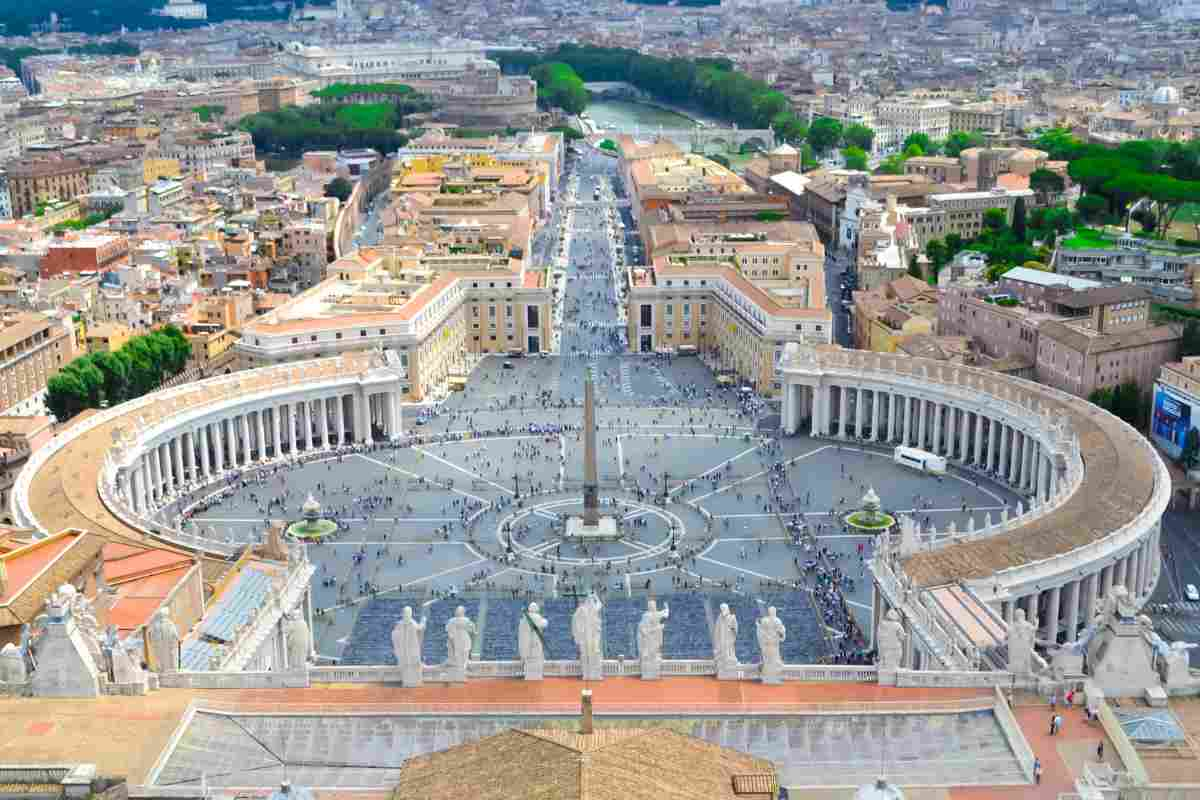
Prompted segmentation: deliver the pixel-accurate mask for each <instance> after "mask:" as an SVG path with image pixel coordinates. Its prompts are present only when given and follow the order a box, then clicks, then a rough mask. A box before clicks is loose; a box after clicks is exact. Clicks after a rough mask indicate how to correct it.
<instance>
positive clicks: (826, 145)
mask: <svg viewBox="0 0 1200 800" xmlns="http://www.w3.org/2000/svg"><path fill="white" fill-rule="evenodd" d="M841 140H842V123H840V122H838V121H837V120H836V119H833V118H831V117H817V118H816V119H814V120H813V122H812V125H809V126H808V143H809V144H811V145H812V148H813V150H814V151H816V153H817V154H818V155H820V154H823V153H827V152H829V151H830V150H832V149H833V148H835V147H837V145H838V142H840V141H841Z"/></svg>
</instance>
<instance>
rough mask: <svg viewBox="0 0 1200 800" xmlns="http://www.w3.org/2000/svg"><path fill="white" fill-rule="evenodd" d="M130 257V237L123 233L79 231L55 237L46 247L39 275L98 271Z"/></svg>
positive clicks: (51, 275) (47, 276)
mask: <svg viewBox="0 0 1200 800" xmlns="http://www.w3.org/2000/svg"><path fill="white" fill-rule="evenodd" d="M128 258H129V240H128V239H127V238H125V237H124V236H105V235H101V234H80V235H77V236H71V237H65V236H64V237H56V238H54V239H52V240H51V242H50V244H49V245H48V246H47V248H46V255H45V257H44V258H43V259H42V264H41V270H40V273H41V276H42V277H43V278H52V277H54V276H56V275H62V274H64V273H79V272H100V271H102V270H105V269H108V268H111V267H112V266H114V265H115V264H117V263H118V262H121V261H123V260H127V259H128Z"/></svg>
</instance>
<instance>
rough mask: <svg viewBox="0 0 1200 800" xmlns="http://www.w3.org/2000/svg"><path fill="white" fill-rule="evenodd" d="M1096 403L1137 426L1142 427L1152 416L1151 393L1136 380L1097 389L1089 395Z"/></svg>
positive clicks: (1090, 400)
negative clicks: (1140, 386)
mask: <svg viewBox="0 0 1200 800" xmlns="http://www.w3.org/2000/svg"><path fill="white" fill-rule="evenodd" d="M1088 401H1089V402H1092V403H1095V404H1096V405H1098V406H1100V407H1101V408H1103V409H1104V410H1105V411H1108V412H1110V413H1112V414H1114V415H1115V416H1118V417H1120V418H1121V419H1123V420H1125V421H1126V422H1128V423H1129V424H1130V425H1132V426H1133V427H1135V428H1142V427H1144V426H1145V424H1146V420H1148V419H1149V418H1150V393H1149V392H1143V391H1142V390H1141V389H1140V388H1139V387H1138V385H1137V382H1136V381H1126V382H1125V383H1122V384H1121V385H1119V386H1116V387H1112V388H1106V389H1097V390H1096V391H1094V392H1092V393H1091V394H1090V395H1088Z"/></svg>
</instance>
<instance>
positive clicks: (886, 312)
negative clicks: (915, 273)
mask: <svg viewBox="0 0 1200 800" xmlns="http://www.w3.org/2000/svg"><path fill="white" fill-rule="evenodd" d="M853 296H854V317H853V324H854V346H855V347H856V348H857V349H859V350H873V351H874V352H876V353H894V352H896V351H897V349H898V348H899V345H900V344H901V343H902V342H903V341H904V340H905V339H907V338H909V337H912V336H918V335H928V334H932V333H933V332H934V330H935V328H936V326H937V303H938V295H937V290H936V289H934V288H933V287H932V286H930V285H929V284H927V283H925V282H924V281H922V280H918V279H917V278H913V277H912V276H910V275H904V276H902V277H899V278H896V279H895V280H893V281H891V282H889V283H886V284H883V285H881V286H877V287H874V288H872V289H865V290H859V291H856V292H854V295H853Z"/></svg>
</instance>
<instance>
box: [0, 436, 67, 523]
mask: <svg viewBox="0 0 1200 800" xmlns="http://www.w3.org/2000/svg"><path fill="white" fill-rule="evenodd" d="M53 428H54V419H53V418H52V417H47V416H0V525H12V524H13V516H12V510H11V504H10V502H9V496H10V493H11V492H12V487H13V485H14V484H15V483H16V482H17V475H18V474H19V473H20V472H21V468H22V467H23V466H25V463H26V462H27V461H28V460H29V456H30V455H31V454H32V453H33V451H35V450H37V449H38V448H39V447H41V446H42V445H43V444H45V443H46V442H47V441H49V440H50V437H51V436H53V435H54V430H53Z"/></svg>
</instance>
